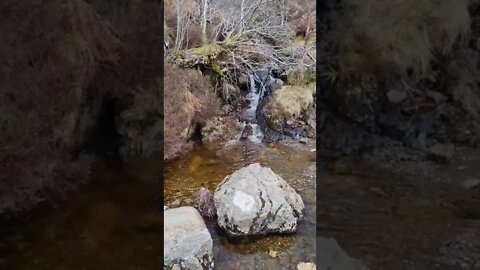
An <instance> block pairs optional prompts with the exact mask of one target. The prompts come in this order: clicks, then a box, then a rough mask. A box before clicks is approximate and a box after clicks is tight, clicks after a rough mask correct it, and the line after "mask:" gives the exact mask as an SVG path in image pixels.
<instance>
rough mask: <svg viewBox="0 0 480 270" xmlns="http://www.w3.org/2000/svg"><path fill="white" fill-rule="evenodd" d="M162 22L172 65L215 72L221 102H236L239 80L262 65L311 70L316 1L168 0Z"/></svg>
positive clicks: (313, 50)
mask: <svg viewBox="0 0 480 270" xmlns="http://www.w3.org/2000/svg"><path fill="white" fill-rule="evenodd" d="M165 22H166V25H168V27H167V28H166V31H167V33H168V34H167V35H166V37H165V44H166V47H168V48H170V49H171V50H170V52H169V55H170V56H171V57H172V58H173V59H174V60H175V63H176V65H178V66H181V67H184V68H191V67H196V66H202V67H206V68H208V69H210V70H212V71H214V72H215V73H216V75H217V76H218V77H219V79H218V80H217V81H218V83H217V84H216V85H215V87H216V89H217V91H218V92H219V93H220V94H221V96H222V98H223V100H224V101H226V102H235V101H238V97H239V95H240V93H239V89H238V88H237V87H235V85H237V84H238V78H239V77H240V76H242V75H247V74H249V73H251V72H253V71H254V70H255V69H257V68H259V67H260V66H261V65H263V64H264V63H265V62H266V61H267V60H274V61H276V62H278V63H280V64H282V65H284V66H285V67H286V68H287V69H290V68H295V67H297V66H302V68H304V69H307V70H313V69H314V68H315V1H311V0H296V1H281V0H280V1H266V0H243V1H235V0H202V1H192V0H169V1H166V2H165ZM191 29H198V30H199V31H201V32H199V33H192V32H191V31H190V30H191ZM199 36H200V37H201V40H202V44H203V45H202V46H198V45H197V44H198V43H199V42H198V37H199ZM295 37H298V38H297V39H295Z"/></svg>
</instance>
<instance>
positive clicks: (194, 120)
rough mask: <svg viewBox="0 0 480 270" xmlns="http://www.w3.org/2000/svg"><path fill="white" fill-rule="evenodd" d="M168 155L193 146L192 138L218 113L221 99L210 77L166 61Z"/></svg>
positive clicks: (165, 93)
mask: <svg viewBox="0 0 480 270" xmlns="http://www.w3.org/2000/svg"><path fill="white" fill-rule="evenodd" d="M164 70H165V77H164V82H165V84H164V85H165V87H164V100H165V103H164V104H165V141H164V158H165V159H172V158H175V157H177V156H179V155H181V154H183V153H184V152H185V151H186V150H188V149H189V147H190V145H189V144H188V141H189V139H191V137H192V135H193V132H195V129H196V128H198V127H199V126H200V127H201V126H203V125H204V124H205V121H206V120H207V119H209V118H211V117H212V116H214V115H216V114H217V111H218V109H219V104H220V103H219V100H218V98H217V97H216V95H215V93H214V89H213V87H212V85H211V83H210V81H209V80H208V78H207V77H205V76H204V75H202V74H201V73H200V72H199V71H196V70H185V69H176V68H174V67H173V66H172V65H171V64H169V63H166V64H165V68H164Z"/></svg>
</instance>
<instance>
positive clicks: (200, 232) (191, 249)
mask: <svg viewBox="0 0 480 270" xmlns="http://www.w3.org/2000/svg"><path fill="white" fill-rule="evenodd" d="M163 218H164V230H163V233H164V238H163V239H164V240H163V246H164V251H163V258H164V260H163V268H164V269H175V270H180V269H189V270H196V269H200V270H205V269H213V241H212V237H211V235H210V233H209V232H208V229H207V227H206V226H205V222H204V221H203V218H202V217H201V216H200V214H199V213H198V211H197V210H196V209H195V208H193V207H190V206H186V207H179V208H174V209H168V210H165V211H164V214H163Z"/></svg>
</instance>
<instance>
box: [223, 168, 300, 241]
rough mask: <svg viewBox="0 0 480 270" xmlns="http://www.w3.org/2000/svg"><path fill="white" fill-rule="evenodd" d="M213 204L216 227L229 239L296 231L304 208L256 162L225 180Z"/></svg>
mask: <svg viewBox="0 0 480 270" xmlns="http://www.w3.org/2000/svg"><path fill="white" fill-rule="evenodd" d="M214 201H215V207H216V209H217V219H218V224H219V226H220V227H221V228H222V229H223V230H225V231H226V232H227V234H228V235H230V236H247V235H261V234H267V233H289V232H295V231H296V229H297V221H298V219H301V218H302V217H303V214H302V211H303V209H304V208H305V205H304V203H303V201H302V198H301V197H300V195H298V194H297V193H296V192H295V190H294V189H293V188H292V187H290V185H288V183H287V182H286V181H285V180H284V179H282V178H281V177H280V176H279V175H277V174H275V173H274V172H273V171H272V170H271V169H270V168H266V167H262V166H260V164H258V163H255V164H251V165H249V166H246V167H244V168H241V169H239V170H237V171H236V172H234V173H233V174H231V175H229V176H227V177H225V179H224V180H223V181H222V183H220V185H219V186H218V187H217V189H216V190H215V194H214Z"/></svg>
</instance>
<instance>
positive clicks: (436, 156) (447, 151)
mask: <svg viewBox="0 0 480 270" xmlns="http://www.w3.org/2000/svg"><path fill="white" fill-rule="evenodd" d="M454 154H455V146H454V145H453V144H442V143H437V144H435V145H433V146H432V147H431V148H430V149H429V153H428V156H429V158H430V159H431V160H434V161H437V162H442V163H449V162H450V160H452V158H453V155H454Z"/></svg>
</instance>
